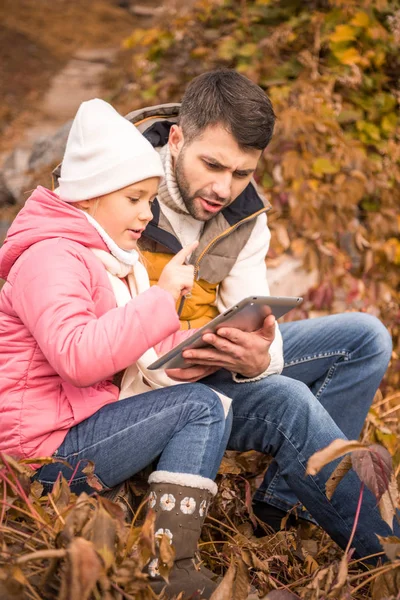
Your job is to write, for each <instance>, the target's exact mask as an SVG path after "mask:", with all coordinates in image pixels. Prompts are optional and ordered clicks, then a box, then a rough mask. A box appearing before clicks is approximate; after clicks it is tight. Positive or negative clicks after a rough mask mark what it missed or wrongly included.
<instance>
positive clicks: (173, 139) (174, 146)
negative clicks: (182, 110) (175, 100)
mask: <svg viewBox="0 0 400 600" xmlns="http://www.w3.org/2000/svg"><path fill="white" fill-rule="evenodd" d="M184 143H185V139H184V137H183V132H182V128H181V127H179V125H172V127H171V129H170V130H169V139H168V144H169V149H170V152H171V156H173V157H174V158H176V157H177V156H178V154H179V152H180V151H181V150H182V147H183V144H184Z"/></svg>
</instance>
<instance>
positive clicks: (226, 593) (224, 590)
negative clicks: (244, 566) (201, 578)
mask: <svg viewBox="0 0 400 600" xmlns="http://www.w3.org/2000/svg"><path fill="white" fill-rule="evenodd" d="M235 575H236V565H235V562H234V560H231V564H230V565H229V569H228V570H227V572H226V573H225V576H224V578H223V580H222V581H221V583H220V584H219V586H218V587H217V589H216V590H214V592H213V593H212V594H211V597H210V600H228V598H234V595H233V589H234V587H233V582H234V579H235Z"/></svg>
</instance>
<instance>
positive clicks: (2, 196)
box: [0, 173, 17, 235]
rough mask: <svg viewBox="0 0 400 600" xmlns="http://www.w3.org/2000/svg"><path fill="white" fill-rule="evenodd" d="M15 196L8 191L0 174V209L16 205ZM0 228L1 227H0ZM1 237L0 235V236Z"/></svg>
mask: <svg viewBox="0 0 400 600" xmlns="http://www.w3.org/2000/svg"><path fill="white" fill-rule="evenodd" d="M16 202H17V201H16V199H15V196H13V194H12V193H11V192H10V190H9V189H8V187H7V185H6V182H5V181H4V177H3V175H2V173H0V208H3V207H4V206H9V205H12V204H16ZM0 228H1V225H0ZM0 235H1V234H0Z"/></svg>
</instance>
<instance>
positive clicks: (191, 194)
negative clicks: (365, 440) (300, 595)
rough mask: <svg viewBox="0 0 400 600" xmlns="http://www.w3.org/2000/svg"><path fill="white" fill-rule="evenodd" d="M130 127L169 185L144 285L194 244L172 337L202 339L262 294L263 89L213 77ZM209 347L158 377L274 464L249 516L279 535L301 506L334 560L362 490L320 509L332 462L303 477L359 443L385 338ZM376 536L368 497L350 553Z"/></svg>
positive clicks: (333, 334)
mask: <svg viewBox="0 0 400 600" xmlns="http://www.w3.org/2000/svg"><path fill="white" fill-rule="evenodd" d="M127 118H128V119H129V120H130V121H131V122H133V123H135V124H136V125H137V127H138V128H139V130H140V131H141V132H142V133H143V134H144V135H145V136H146V137H147V138H148V139H149V140H150V141H151V143H152V144H153V145H154V146H156V147H157V148H159V150H160V155H161V157H162V161H163V164H164V168H165V172H166V178H165V181H164V182H163V183H162V185H161V187H160V190H159V195H158V200H157V201H156V202H155V203H154V208H153V214H154V218H153V221H152V222H151V223H150V224H149V225H148V227H147V229H146V231H145V234H144V237H143V241H142V243H141V247H142V251H143V254H144V256H145V260H146V267H147V268H148V271H149V275H150V278H151V280H152V282H153V283H156V282H157V279H158V277H159V275H160V273H161V271H162V269H163V267H164V265H165V264H166V263H167V262H168V261H169V260H170V258H171V256H172V255H174V254H175V253H176V252H177V251H179V250H180V249H181V248H182V246H184V245H187V244H189V243H191V242H192V241H194V240H199V246H198V248H197V249H196V251H195V252H194V253H193V255H192V256H191V259H190V262H191V264H193V265H194V270H195V275H196V283H195V286H194V288H193V291H192V294H191V297H189V298H187V299H186V300H185V302H184V305H183V307H180V308H181V309H182V310H181V315H180V318H181V323H182V327H183V328H196V327H199V326H201V325H203V324H204V323H206V322H208V321H209V320H210V319H212V318H213V317H214V316H216V315H217V314H218V313H219V312H222V311H223V310H225V309H226V308H228V307H229V306H231V305H233V304H235V303H236V302H237V301H239V300H241V299H242V298H243V297H246V296H250V295H269V293H270V292H269V287H268V281H267V272H266V266H265V254H266V252H267V250H268V245H269V240H270V232H269V229H268V225H267V218H266V213H267V212H268V210H269V208H270V206H269V204H268V202H266V201H265V199H263V198H262V197H261V196H260V195H259V194H258V192H257V190H256V187H255V184H254V182H253V180H252V176H253V174H254V171H255V169H256V166H257V163H258V160H259V159H260V156H261V154H262V152H263V150H264V148H265V147H266V146H267V145H268V143H269V141H270V139H271V136H272V133H273V127H274V121H275V115H274V112H273V108H272V106H271V103H270V101H269V99H268V97H267V96H266V95H265V93H264V92H263V90H261V88H259V87H258V86H257V85H255V84H254V83H252V82H251V81H249V80H248V79H247V78H246V77H244V76H242V75H240V74H238V73H236V72H235V71H230V70H218V71H212V72H209V73H204V74H203V75H200V76H199V77H197V78H196V79H194V80H193V81H192V82H191V83H190V84H189V86H188V88H187V90H186V92H185V95H184V97H183V100H182V104H181V105H178V104H169V105H163V106H158V107H151V108H148V109H145V110H141V111H135V112H133V113H130V114H129V115H128V116H127ZM293 295H297V290H295V289H293ZM205 340H206V341H208V342H209V343H210V344H211V345H212V347H213V348H211V349H199V350H193V351H186V352H185V354H184V356H185V358H187V359H188V363H189V364H191V365H193V366H191V367H189V368H187V369H183V370H182V369H180V370H179V369H175V370H170V371H169V372H168V373H169V375H170V376H172V377H174V378H176V379H178V380H181V381H196V380H199V379H203V378H205V379H204V382H205V383H207V384H210V385H212V386H213V387H214V388H216V389H219V390H221V391H222V392H223V393H225V394H226V395H227V396H229V397H231V398H233V403H232V407H233V427H232V433H231V437H230V442H229V446H228V448H229V449H232V450H240V451H245V450H250V449H255V450H258V451H261V452H266V453H268V454H272V455H273V456H274V457H275V462H274V463H273V465H272V466H271V467H270V468H269V469H268V471H267V473H266V476H265V479H264V482H263V484H262V485H261V487H260V488H259V489H258V491H257V493H256V495H255V498H254V510H255V513H256V515H257V516H258V517H259V518H260V519H261V520H263V521H264V522H266V523H268V524H269V525H271V526H272V527H273V528H274V529H276V530H277V529H279V527H280V522H281V520H282V518H283V517H284V516H285V515H286V514H287V512H288V511H291V510H292V508H293V507H294V506H295V505H299V503H301V504H303V505H304V506H305V507H306V509H307V511H305V512H302V513H301V514H302V516H303V517H304V518H309V519H310V518H311V517H310V515H311V516H312V518H314V519H315V520H316V521H317V522H318V524H319V525H320V526H321V527H323V528H324V529H325V530H326V531H327V532H328V533H329V534H330V535H331V537H332V538H333V539H334V540H335V541H336V542H337V543H339V544H340V545H341V546H342V548H344V547H345V546H346V544H347V541H348V539H349V537H350V533H351V529H352V526H353V522H354V516H355V513H356V506H357V502H358V496H359V489H360V482H359V479H358V478H357V475H356V474H355V473H354V472H352V471H351V472H350V473H348V474H347V475H346V477H345V478H344V479H343V480H342V482H341V483H340V484H339V486H338V488H337V490H336V492H335V494H334V496H333V498H332V500H328V499H327V497H326V495H325V483H326V481H327V479H328V478H329V476H330V474H331V473H332V471H333V469H334V468H335V466H336V464H337V463H336V462H335V463H332V464H330V465H328V466H327V467H325V468H324V469H323V470H322V471H321V472H320V473H319V474H318V475H316V476H315V477H310V476H307V477H306V476H305V468H306V464H307V460H308V458H309V457H310V456H311V455H312V454H313V453H314V452H315V451H317V450H319V449H321V448H323V447H325V446H327V445H328V444H329V443H330V442H331V441H332V440H334V439H336V438H346V437H347V438H349V439H357V438H358V437H359V435H360V432H361V429H362V426H363V423H364V421H365V418H366V415H367V413H368V410H369V407H370V405H371V402H372V400H373V397H374V394H375V392H376V390H377V388H378V386H379V384H380V381H381V379H382V377H383V375H384V373H385V371H386V369H387V365H388V362H389V360H390V356H391V348H392V344H391V339H390V336H389V334H388V332H387V330H386V329H385V328H384V327H383V325H382V324H381V323H380V322H379V321H378V320H377V319H376V318H374V317H372V316H370V315H366V314H358V313H348V314H341V315H332V316H328V317H322V318H317V319H307V320H303V321H298V322H293V323H284V324H281V325H280V326H279V327H278V325H277V324H276V323H274V319H273V317H272V316H271V315H270V316H269V317H267V319H266V320H265V322H264V326H263V328H262V330H260V331H258V332H255V333H244V332H241V331H238V330H236V329H226V330H225V331H224V330H222V331H220V332H219V334H218V335H208V336H205ZM221 367H222V368H221ZM375 533H379V534H380V535H390V534H392V532H391V530H390V528H389V527H388V526H387V524H386V523H384V522H383V520H382V519H381V517H380V515H379V512H378V510H377V508H376V500H375V498H374V497H373V496H372V494H370V493H369V492H368V491H367V492H366V493H365V494H364V500H363V504H362V509H361V514H360V519H359V523H358V526H357V530H356V534H355V536H354V540H353V545H354V547H355V548H356V553H357V555H358V556H367V555H370V554H374V553H376V552H381V551H382V548H381V546H380V544H379V542H378V538H377V537H376V535H375Z"/></svg>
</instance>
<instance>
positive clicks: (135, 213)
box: [80, 177, 159, 250]
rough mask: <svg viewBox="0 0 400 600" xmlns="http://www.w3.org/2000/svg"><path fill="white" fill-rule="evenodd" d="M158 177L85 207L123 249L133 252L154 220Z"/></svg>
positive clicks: (85, 203)
mask: <svg viewBox="0 0 400 600" xmlns="http://www.w3.org/2000/svg"><path fill="white" fill-rule="evenodd" d="M158 184H159V178H158V177H151V178H149V179H144V180H143V181H139V182H138V183H133V184H132V185H129V186H128V187H125V188H122V189H121V190H117V191H116V192H111V193H110V194H105V195H104V196H100V197H99V198H95V199H93V200H87V201H86V202H80V205H81V207H82V208H84V209H85V210H87V212H88V213H89V214H90V215H91V216H92V217H93V218H94V219H96V221H97V222H98V223H99V224H100V225H101V226H102V228H103V229H104V230H105V231H106V233H108V235H109V236H110V237H111V238H112V239H113V241H114V242H115V243H116V244H117V246H119V247H120V248H122V250H133V249H134V248H136V244H137V241H138V239H139V238H140V236H141V234H142V233H143V231H144V229H145V227H146V225H147V224H148V223H149V222H150V221H151V219H152V218H153V214H152V212H151V204H152V202H153V200H154V198H155V197H156V195H157V190H158Z"/></svg>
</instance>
